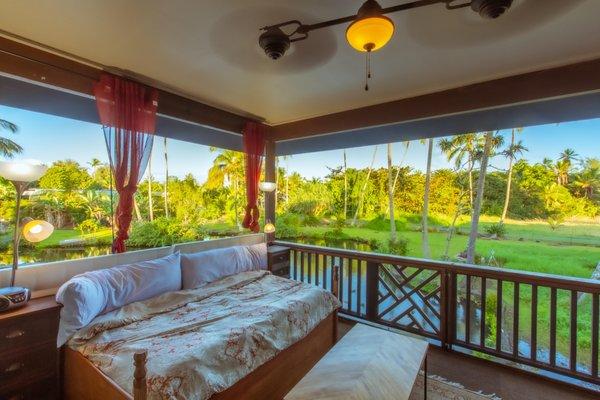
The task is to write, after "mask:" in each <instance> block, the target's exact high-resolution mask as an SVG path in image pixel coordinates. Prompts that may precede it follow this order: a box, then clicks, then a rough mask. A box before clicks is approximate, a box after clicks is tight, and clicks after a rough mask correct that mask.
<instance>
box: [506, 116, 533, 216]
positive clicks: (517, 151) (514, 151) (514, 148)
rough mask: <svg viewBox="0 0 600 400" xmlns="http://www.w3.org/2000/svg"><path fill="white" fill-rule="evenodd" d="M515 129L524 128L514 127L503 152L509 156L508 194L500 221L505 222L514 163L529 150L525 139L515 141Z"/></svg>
mask: <svg viewBox="0 0 600 400" xmlns="http://www.w3.org/2000/svg"><path fill="white" fill-rule="evenodd" d="M515 131H516V132H519V133H520V132H522V131H523V128H516V129H515V128H513V130H512V132H511V138H510V145H509V146H508V147H507V148H506V149H505V150H504V151H503V152H502V154H503V155H504V156H505V157H507V158H508V176H507V178H506V196H505V198H504V208H503V209H502V216H501V217H500V222H504V220H505V219H506V214H507V213H508V203H509V202H510V189H511V186H512V174H513V165H514V162H515V160H516V158H517V156H519V155H522V154H523V153H524V152H525V151H529V149H527V147H525V146H523V141H522V140H519V141H518V142H515Z"/></svg>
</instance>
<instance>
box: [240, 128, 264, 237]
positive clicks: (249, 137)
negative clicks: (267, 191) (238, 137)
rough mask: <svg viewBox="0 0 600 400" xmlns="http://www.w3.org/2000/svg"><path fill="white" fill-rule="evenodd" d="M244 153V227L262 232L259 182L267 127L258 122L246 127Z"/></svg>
mask: <svg viewBox="0 0 600 400" xmlns="http://www.w3.org/2000/svg"><path fill="white" fill-rule="evenodd" d="M243 133H244V153H245V156H246V200H247V205H246V214H245V216H244V221H243V222H242V226H243V227H244V228H248V229H250V230H251V231H252V232H258V231H260V225H259V222H258V219H259V212H258V182H259V180H260V170H261V167H262V159H263V155H264V152H265V127H264V125H262V124H260V123H257V122H247V123H246V126H245V127H244V132H243Z"/></svg>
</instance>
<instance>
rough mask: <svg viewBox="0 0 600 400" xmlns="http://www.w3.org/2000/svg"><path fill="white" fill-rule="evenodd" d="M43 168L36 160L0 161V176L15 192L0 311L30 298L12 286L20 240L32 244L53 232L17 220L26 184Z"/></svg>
mask: <svg viewBox="0 0 600 400" xmlns="http://www.w3.org/2000/svg"><path fill="white" fill-rule="evenodd" d="M47 169H48V167H47V166H45V165H44V164H42V163H41V162H39V161H36V160H19V161H16V160H15V161H0V176H2V177H3V178H5V179H7V180H9V181H11V182H12V184H13V185H14V186H15V191H16V201H15V223H14V225H15V226H14V231H13V258H12V271H11V277H10V286H9V287H5V288H2V289H0V311H4V310H7V309H9V308H14V307H19V306H23V305H25V304H26V303H27V301H28V300H29V298H30V297H31V292H30V291H29V289H27V288H24V287H18V286H15V274H16V272H17V268H18V266H19V243H20V242H21V237H24V238H25V240H27V241H30V242H33V243H36V242H41V241H42V240H44V239H47V238H48V237H49V236H50V235H51V234H52V232H53V231H54V227H53V226H52V224H50V223H48V222H46V221H41V220H33V219H31V218H24V219H23V220H21V198H22V197H23V193H24V192H25V190H26V189H27V187H28V186H29V184H30V183H31V182H33V181H36V180H38V179H40V178H41V177H42V175H44V173H45V172H46V170H47Z"/></svg>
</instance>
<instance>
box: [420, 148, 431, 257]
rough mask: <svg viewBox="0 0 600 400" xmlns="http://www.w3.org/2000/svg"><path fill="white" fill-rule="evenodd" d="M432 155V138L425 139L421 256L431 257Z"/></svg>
mask: <svg viewBox="0 0 600 400" xmlns="http://www.w3.org/2000/svg"><path fill="white" fill-rule="evenodd" d="M432 156H433V139H431V138H430V139H428V140H427V170H426V172H425V190H424V192H423V213H422V216H421V221H422V225H423V226H422V233H421V238H422V240H421V243H422V246H423V258H431V249H430V248H429V226H428V225H429V224H428V217H429V191H430V188H431V159H432Z"/></svg>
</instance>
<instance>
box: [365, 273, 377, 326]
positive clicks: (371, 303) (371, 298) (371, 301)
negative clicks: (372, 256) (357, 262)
mask: <svg viewBox="0 0 600 400" xmlns="http://www.w3.org/2000/svg"><path fill="white" fill-rule="evenodd" d="M366 290H367V304H366V311H367V320H369V321H373V322H374V321H377V319H378V317H379V264H378V263H375V262H368V263H367V287H366Z"/></svg>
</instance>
